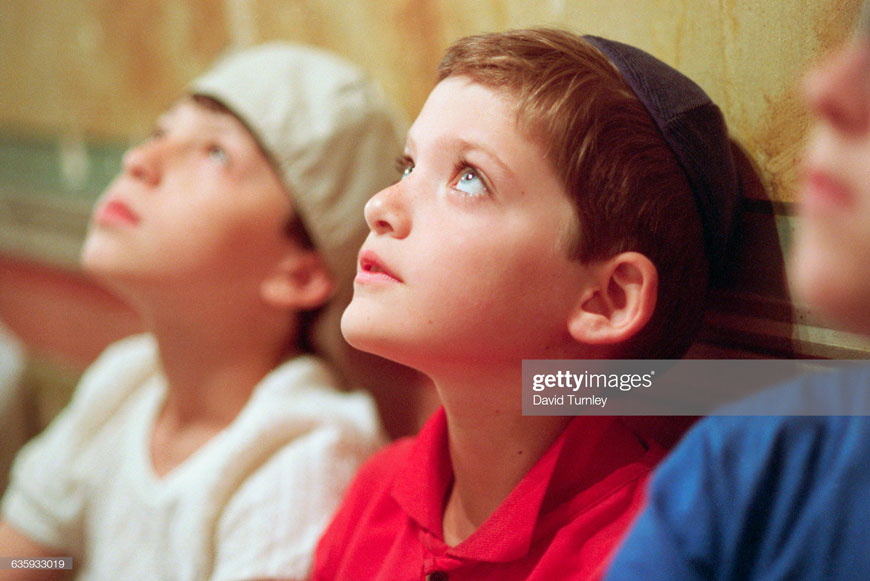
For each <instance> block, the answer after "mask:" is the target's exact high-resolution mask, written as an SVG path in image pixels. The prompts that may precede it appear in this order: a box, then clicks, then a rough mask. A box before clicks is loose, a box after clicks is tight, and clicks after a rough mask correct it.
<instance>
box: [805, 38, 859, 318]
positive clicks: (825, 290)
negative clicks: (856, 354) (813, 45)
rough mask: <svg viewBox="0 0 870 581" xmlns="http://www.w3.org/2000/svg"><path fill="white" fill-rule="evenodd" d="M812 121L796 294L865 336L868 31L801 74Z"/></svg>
mask: <svg viewBox="0 0 870 581" xmlns="http://www.w3.org/2000/svg"><path fill="white" fill-rule="evenodd" d="M804 89H805V94H806V98H807V102H808V103H809V106H810V108H811V111H812V113H813V114H814V116H815V118H816V123H815V127H814V129H813V132H812V134H811V137H810V141H809V144H808V147H807V153H806V159H805V162H804V169H805V175H804V183H803V188H802V193H801V200H800V216H801V218H802V220H801V224H800V231H799V235H798V237H797V241H796V245H795V252H794V256H793V261H794V269H793V271H794V273H795V287H796V291H797V292H798V294H799V295H802V297H803V298H804V299H805V300H806V301H807V302H808V303H809V304H810V305H811V306H813V307H814V308H816V309H818V310H819V312H820V313H822V314H823V315H825V316H826V317H828V318H830V319H832V320H833V321H834V322H836V323H837V324H838V325H840V326H841V327H843V328H845V329H847V330H851V331H856V332H862V333H870V309H868V305H870V34H868V33H867V31H865V34H863V35H860V36H859V37H858V38H857V39H855V40H854V41H853V42H852V43H850V44H848V45H846V46H844V47H843V48H841V49H840V50H839V51H838V52H836V53H835V54H834V55H832V57H830V58H829V59H827V61H826V62H824V63H823V64H822V65H821V66H819V67H818V68H817V69H816V70H815V71H813V72H812V73H811V74H810V75H808V77H807V79H806V81H805V84H804Z"/></svg>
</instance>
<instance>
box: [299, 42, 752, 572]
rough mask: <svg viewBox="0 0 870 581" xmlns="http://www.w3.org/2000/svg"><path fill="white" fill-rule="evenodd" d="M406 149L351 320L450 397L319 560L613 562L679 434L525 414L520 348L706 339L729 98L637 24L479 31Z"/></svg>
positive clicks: (543, 352)
mask: <svg viewBox="0 0 870 581" xmlns="http://www.w3.org/2000/svg"><path fill="white" fill-rule="evenodd" d="M605 55H606V56H605ZM635 92H637V95H636V94H635ZM642 103H646V104H647V106H648V107H649V109H647V107H645V106H644V105H643V104H642ZM693 132H694V133H693ZM402 167H403V172H402V179H401V180H400V181H399V182H398V183H396V184H395V185H393V186H392V187H390V188H387V189H385V190H383V191H382V192H380V193H379V194H377V195H376V196H374V197H373V198H372V199H371V200H370V201H369V202H368V204H367V205H366V221H367V222H368V224H369V228H370V230H371V232H370V233H369V237H368V239H367V240H366V242H365V244H364V245H363V247H362V249H361V251H360V254H359V266H358V272H357V277H356V280H355V286H354V297H353V300H352V301H351V304H350V305H349V306H348V308H347V309H346V310H345V313H344V316H343V317H342V332H343V333H344V335H345V337H346V338H347V339H348V341H349V342H350V343H351V344H352V345H354V346H355V347H358V348H360V349H362V350H364V351H369V352H372V353H376V354H379V355H382V356H385V357H387V358H390V359H394V360H396V361H398V362H401V363H405V364H407V365H410V366H411V367H415V368H417V369H419V370H420V371H422V372H423V373H425V374H427V375H428V376H429V377H430V378H431V379H432V380H433V382H434V383H435V385H436V387H437V391H438V395H439V397H440V400H441V403H442V404H443V408H442V409H440V410H438V411H437V412H436V413H435V415H434V416H433V417H432V418H431V419H430V421H429V422H428V423H427V425H426V426H424V428H423V429H422V431H421V432H420V434H419V435H418V436H417V438H416V439H415V440H404V441H400V442H398V443H396V444H394V445H393V446H391V447H389V448H387V449H386V450H385V451H383V452H382V453H379V454H378V456H376V457H375V458H374V459H372V460H371V461H370V462H368V463H367V464H366V466H365V467H363V469H362V470H361V471H360V474H359V475H358V476H357V478H356V480H355V482H354V484H353V485H352V486H351V488H350V490H349V492H348V495H347V496H346V497H345V499H344V501H343V503H342V507H341V509H340V510H339V512H338V514H337V516H336V518H335V519H334V520H333V522H332V524H331V525H330V527H329V528H328V529H327V532H326V534H325V535H324V537H323V539H322V540H321V542H320V544H319V545H318V549H317V554H316V556H315V569H314V577H315V579H318V580H326V579H351V578H358V579H385V580H386V579H424V578H425V579H448V578H449V579H451V580H455V579H475V580H481V579H540V580H547V581H550V580H552V579H564V578H571V579H583V578H594V577H597V576H598V575H600V574H601V573H602V567H603V564H604V561H605V558H606V557H607V555H608V554H609V552H610V550H611V547H612V546H613V545H614V543H615V541H616V539H618V538H619V537H620V535H621V534H622V532H623V531H624V530H625V528H626V527H627V525H628V523H629V522H630V520H631V518H632V516H633V514H634V513H635V511H636V510H637V509H638V507H639V505H640V502H641V491H642V485H643V482H644V481H645V478H646V476H647V475H648V474H649V472H650V470H651V469H652V467H653V466H654V465H655V464H656V462H658V460H659V459H660V457H661V455H662V453H663V452H662V450H661V449H660V448H659V447H657V446H656V445H655V444H654V443H653V442H652V441H651V440H650V439H649V438H646V437H644V435H643V434H639V433H636V432H635V431H634V430H632V429H631V428H630V427H629V424H628V423H626V422H624V421H623V420H622V419H620V418H615V417H578V418H573V419H572V418H565V417H523V416H522V411H521V365H522V360H523V359H575V358H577V359H588V358H603V357H618V358H626V357H651V358H677V357H680V356H681V355H682V354H683V353H684V351H685V350H686V348H687V347H688V344H689V343H690V342H691V337H692V335H693V333H694V332H695V329H696V328H697V326H698V324H699V322H700V317H701V313H702V311H703V300H704V299H703V295H704V291H705V289H706V281H707V273H708V268H707V262H708V259H709V261H710V262H711V268H712V270H713V271H715V269H717V268H718V266H719V265H720V264H721V259H722V254H723V248H724V242H725V240H726V239H727V235H728V224H729V222H730V219H731V212H732V210H733V208H734V207H735V204H736V202H737V197H738V192H737V184H736V176H735V173H734V165H733V160H732V158H731V157H730V145H729V141H728V138H727V133H726V130H725V127H724V123H723V121H722V117H721V114H720V113H719V111H718V109H717V108H716V107H715V105H713V104H712V103H711V102H710V100H709V98H708V97H707V96H706V95H705V94H704V93H703V92H702V91H701V90H700V88H698V87H697V85H695V84H694V83H692V82H691V81H689V80H688V79H687V78H685V77H684V76H682V75H680V74H679V73H677V72H676V71H674V70H673V69H671V68H670V67H667V66H666V65H664V64H663V63H661V62H660V61H657V60H656V59H654V58H653V57H651V56H650V55H647V54H646V53H643V52H642V51H639V50H637V49H634V48H632V47H628V46H626V45H622V44H618V43H614V42H611V41H607V40H604V39H599V38H592V37H588V38H586V39H583V38H580V37H578V36H575V35H573V34H571V33H568V32H564V31H558V30H548V29H540V30H520V31H513V32H506V33H500V34H490V35H483V36H475V37H469V38H465V39H462V40H460V41H458V42H457V43H455V44H454V45H453V46H451V47H450V48H449V49H448V51H447V54H446V56H445V57H444V59H443V60H442V62H441V65H440V69H439V83H438V85H437V86H436V87H435V89H434V90H433V91H432V93H431V94H430V96H429V98H428V100H427V102H426V104H425V105H424V107H423V109H422V111H421V113H420V115H419V117H418V118H417V120H416V121H415V123H414V125H413V127H412V128H411V130H410V131H409V133H408V138H407V142H406V149H405V157H404V161H403V163H402ZM705 239H706V241H707V244H706V245H705ZM705 247H706V249H707V253H705Z"/></svg>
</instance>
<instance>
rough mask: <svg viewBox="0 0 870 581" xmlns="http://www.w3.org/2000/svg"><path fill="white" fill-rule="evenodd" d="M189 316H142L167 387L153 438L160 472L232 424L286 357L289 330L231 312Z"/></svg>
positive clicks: (154, 456)
mask: <svg viewBox="0 0 870 581" xmlns="http://www.w3.org/2000/svg"><path fill="white" fill-rule="evenodd" d="M189 315H191V316H189V317H185V319H184V320H180V319H179V318H178V317H170V316H166V317H164V316H160V315H159V314H155V313H153V312H151V313H149V316H146V317H143V318H145V321H146V326H147V328H148V329H149V330H150V331H151V332H152V333H153V334H154V336H155V338H156V340H157V344H158V351H159V356H160V364H161V370H162V371H163V374H164V376H165V378H166V384H167V393H166V399H165V402H164V404H163V407H162V409H161V410H160V413H159V414H158V416H157V419H156V422H155V426H154V433H153V434H152V459H153V461H154V468H155V471H156V472H157V473H158V474H159V475H162V474H165V473H166V472H168V471H169V470H171V469H172V468H174V467H175V466H177V465H178V464H180V463H181V462H182V461H183V460H184V459H186V458H187V457H188V456H190V455H191V454H192V453H193V452H195V451H196V450H197V449H198V448H199V447H201V446H202V445H203V444H205V443H206V442H207V441H208V440H209V439H210V438H211V437H212V436H214V435H216V434H217V433H219V432H220V431H221V430H223V429H224V428H226V427H227V426H228V425H229V424H230V423H232V421H233V420H234V419H235V418H236V417H237V416H238V414H239V413H240V412H241V411H242V409H243V408H244V407H245V405H246V404H247V402H248V400H249V399H250V397H251V394H252V392H253V391H254V388H255V387H256V386H257V385H258V384H259V383H260V381H261V380H262V379H263V377H265V376H266V374H268V373H269V372H270V371H271V370H272V369H273V368H274V367H275V366H276V365H277V364H278V363H279V362H280V361H281V360H282V359H283V358H285V357H288V356H290V355H292V354H293V352H291V351H288V350H287V346H286V344H285V343H286V342H288V341H287V339H286V338H287V337H290V336H291V331H290V327H287V326H285V327H280V326H276V327H269V328H266V329H264V328H263V327H262V326H259V325H257V324H256V322H255V321H254V320H252V319H251V318H250V317H236V318H235V319H234V318H233V317H232V316H231V315H232V313H223V314H222V316H220V315H215V316H211V317H198V316H196V315H193V314H190V313H189ZM286 318H287V319H288V320H289V319H291V318H292V317H291V316H290V315H286Z"/></svg>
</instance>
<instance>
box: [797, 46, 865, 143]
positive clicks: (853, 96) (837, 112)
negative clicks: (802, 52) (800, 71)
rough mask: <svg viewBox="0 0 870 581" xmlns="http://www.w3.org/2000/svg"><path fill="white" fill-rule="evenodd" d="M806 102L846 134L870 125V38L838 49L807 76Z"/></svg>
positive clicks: (851, 133) (819, 115) (854, 133)
mask: <svg viewBox="0 0 870 581" xmlns="http://www.w3.org/2000/svg"><path fill="white" fill-rule="evenodd" d="M803 88H804V95H805V98H806V101H807V103H808V104H809V106H810V108H811V109H812V111H813V113H815V114H816V115H817V116H818V117H819V118H820V119H821V120H822V121H824V122H826V123H828V124H829V125H831V126H832V127H833V128H835V129H837V130H838V131H841V132H843V133H846V134H850V135H858V134H862V133H864V132H866V131H867V130H868V128H870V40H868V39H867V38H858V39H857V40H856V41H854V42H852V43H851V44H847V45H846V46H844V47H842V48H841V49H839V50H838V51H837V52H836V53H834V54H833V55H831V56H830V57H829V58H828V59H826V60H825V61H824V62H823V63H822V64H821V65H819V66H818V67H816V68H815V69H814V70H812V71H811V72H810V73H809V74H808V75H807V76H806V78H805V79H804V83H803Z"/></svg>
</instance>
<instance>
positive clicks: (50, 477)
mask: <svg viewBox="0 0 870 581" xmlns="http://www.w3.org/2000/svg"><path fill="white" fill-rule="evenodd" d="M154 353H155V349H154V345H153V341H152V340H151V338H150V337H148V336H136V337H131V338H128V339H125V340H123V341H120V342H118V343H115V344H114V345H112V346H110V347H109V348H108V349H107V350H106V351H105V352H104V353H103V354H102V355H101V356H100V358H99V359H98V360H97V361H96V362H95V363H94V364H93V365H92V366H91V367H90V368H88V370H87V371H86V372H85V374H84V375H83V376H82V380H81V382H80V383H79V386H78V387H77V388H76V392H75V394H74V396H73V398H72V401H71V402H70V403H69V405H68V406H67V407H66V408H65V409H64V410H63V411H62V412H61V413H60V414H59V415H58V416H57V417H56V418H55V419H54V421H53V422H52V423H51V424H50V425H49V426H48V427H47V428H46V429H45V430H44V431H43V432H42V433H41V434H40V435H39V436H37V437H36V438H34V439H33V440H31V441H30V442H29V443H28V444H27V445H26V446H25V447H24V448H23V449H22V450H21V452H20V453H19V454H18V456H17V457H16V459H15V463H14V465H13V468H12V472H11V482H10V485H9V488H8V489H7V491H6V493H5V495H4V496H3V504H2V510H3V518H4V520H6V521H7V522H8V523H9V524H10V525H12V526H13V527H14V528H16V529H17V530H19V531H20V532H21V533H23V534H24V535H26V536H28V537H29V538H30V539H31V540H33V541H34V542H36V543H39V544H41V545H43V546H45V547H47V548H51V549H56V550H62V551H65V552H69V554H70V555H80V554H81V552H82V546H81V543H82V530H83V528H82V527H83V518H84V509H85V506H86V502H87V488H88V487H87V482H86V480H85V477H86V476H87V475H88V472H89V471H90V470H92V469H94V468H95V466H93V465H92V464H93V461H94V459H93V458H89V457H88V452H89V443H90V442H91V440H92V439H93V437H94V435H95V434H97V433H98V432H99V431H100V429H101V428H102V427H103V425H104V424H105V422H106V421H107V420H108V418H110V417H111V415H112V414H113V413H114V411H115V410H116V409H117V408H118V406H119V405H121V403H122V402H123V401H124V399H125V398H126V396H127V395H128V393H129V391H130V389H131V388H132V387H135V385H136V384H138V382H139V381H140V379H141V377H143V376H145V375H146V374H147V373H148V370H149V369H153V361H154V357H155V356H154Z"/></svg>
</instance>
